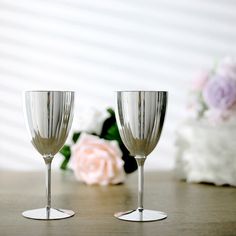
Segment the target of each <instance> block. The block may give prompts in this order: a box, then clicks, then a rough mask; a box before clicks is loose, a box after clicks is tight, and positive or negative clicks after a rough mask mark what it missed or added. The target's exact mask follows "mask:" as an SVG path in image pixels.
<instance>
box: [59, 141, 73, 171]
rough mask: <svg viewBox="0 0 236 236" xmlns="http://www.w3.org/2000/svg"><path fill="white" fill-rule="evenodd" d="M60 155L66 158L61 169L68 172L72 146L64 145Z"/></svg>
mask: <svg viewBox="0 0 236 236" xmlns="http://www.w3.org/2000/svg"><path fill="white" fill-rule="evenodd" d="M60 153H61V154H62V155H63V156H64V160H63V162H62V164H61V166H60V168H61V169H62V170H66V169H67V164H68V162H69V160H70V156H71V149H70V146H68V145H64V146H63V148H62V149H61V150H60Z"/></svg>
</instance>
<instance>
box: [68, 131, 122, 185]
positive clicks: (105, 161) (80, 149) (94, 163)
mask: <svg viewBox="0 0 236 236" xmlns="http://www.w3.org/2000/svg"><path fill="white" fill-rule="evenodd" d="M121 157H122V152H121V150H120V148H119V145H118V143H117V142H116V141H107V140H104V139H101V138H99V137H97V136H94V135H90V134H86V133H82V134H81V135H80V137H79V139H78V141H77V143H76V144H75V145H74V146H73V147H72V155H71V161H72V162H71V165H72V169H73V170H74V173H75V176H76V178H77V179H78V180H82V181H83V182H85V183H86V184H100V185H108V184H118V183H122V182H123V181H124V179H125V172H124V168H123V165H124V162H123V160H122V158H121Z"/></svg>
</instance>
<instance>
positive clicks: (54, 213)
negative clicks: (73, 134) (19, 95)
mask: <svg viewBox="0 0 236 236" xmlns="http://www.w3.org/2000/svg"><path fill="white" fill-rule="evenodd" d="M73 111H74V92H70V91H27V92H25V113H26V116H27V120H28V128H29V131H30V134H31V142H32V144H33V146H34V147H35V148H36V149H37V151H38V152H39V153H40V154H41V155H42V157H43V159H44V162H45V164H46V196H47V201H46V207H45V208H40V209H34V210H29V211H24V212H23V213H22V215H23V216H24V217H26V218H31V219H39V220H55V219H63V218H68V217H71V216H73V215H74V214H75V213H74V212H73V211H71V210H65V209H57V208H52V207H51V163H52V160H53V157H54V156H55V154H56V153H57V152H58V151H59V150H60V149H61V147H62V146H63V145H64V143H65V141H66V138H67V136H68V133H69V130H70V128H71V124H72V120H73Z"/></svg>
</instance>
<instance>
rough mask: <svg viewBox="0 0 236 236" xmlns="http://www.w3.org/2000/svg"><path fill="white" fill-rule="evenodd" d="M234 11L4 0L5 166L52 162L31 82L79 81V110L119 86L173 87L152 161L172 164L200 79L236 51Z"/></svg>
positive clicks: (119, 0)
mask: <svg viewBox="0 0 236 236" xmlns="http://www.w3.org/2000/svg"><path fill="white" fill-rule="evenodd" d="M235 13H236V1H234V0H198V1H196V0H178V1H175V0H20V1H18V0H0V93H1V94H0V168H8V169H19V170H32V169H42V168H44V165H43V161H42V159H40V156H39V154H38V153H37V152H36V151H35V150H34V149H33V147H32V145H31V144H30V141H29V137H28V133H27V130H26V126H25V122H24V116H23V112H22V111H23V107H22V92H23V91H24V90H31V89H60V90H64V89H70V90H75V91H77V92H78V94H77V103H76V113H77V114H78V113H79V112H80V111H82V110H81V109H80V108H82V107H88V106H92V107H97V108H99V109H105V108H106V107H108V106H114V91H115V90H121V89H126V90H127V89H132V90H134V89H143V90H144V89H150V90H168V91H169V106H168V112H167V119H166V123H165V126H164V130H163V134H162V137H161V140H160V142H159V145H158V146H157V148H156V150H155V151H154V152H153V153H152V154H151V155H150V158H149V160H148V161H147V162H146V163H147V164H146V168H147V169H149V170H151V169H158V168H167V169H169V168H172V167H173V162H174V130H175V129H178V124H179V123H180V122H181V120H182V119H183V110H184V108H185V104H186V102H187V101H186V99H187V98H186V95H187V92H188V89H189V85H190V81H191V79H192V78H193V77H194V75H195V74H196V73H197V71H199V70H200V69H204V68H207V67H208V66H210V65H211V64H212V63H214V61H215V60H217V59H219V58H221V57H223V56H225V55H231V56H235V55H236V47H235V43H236V30H235V23H236V14H235ZM76 121H77V115H76V116H75V117H74V129H75V128H76ZM60 161H61V159H60V157H59V156H58V157H57V158H55V163H54V167H56V166H57V165H58V164H59V162H60Z"/></svg>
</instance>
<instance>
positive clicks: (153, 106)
mask: <svg viewBox="0 0 236 236" xmlns="http://www.w3.org/2000/svg"><path fill="white" fill-rule="evenodd" d="M167 95H168V94H167V92H165V91H118V92H117V109H116V119H117V124H118V128H119V132H120V136H121V139H122V141H123V143H124V144H125V146H126V147H127V149H128V150H129V152H130V154H131V155H133V156H135V159H136V161H137V164H138V208H137V209H136V210H130V211H126V212H118V213H115V217H117V218H118V219H121V220H127V221H156V220H162V219H165V218H166V217H167V215H166V213H164V212H161V211H154V210H146V209H144V208H143V188H144V170H143V168H144V163H145V160H146V158H147V156H148V155H149V154H150V153H151V152H152V151H153V149H154V148H155V147H156V145H157V143H158V140H159V138H160V136H161V131H162V127H163V124H164V119H165V113H166V106H167Z"/></svg>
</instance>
